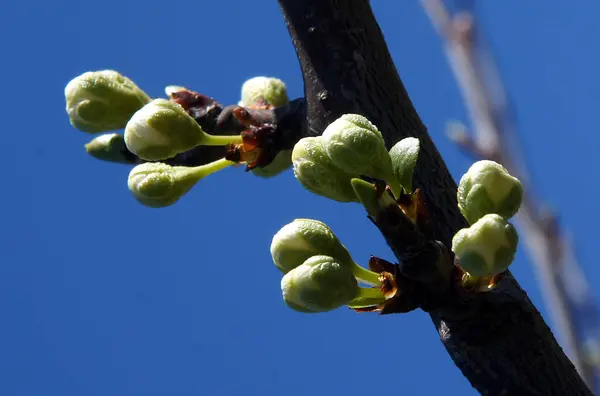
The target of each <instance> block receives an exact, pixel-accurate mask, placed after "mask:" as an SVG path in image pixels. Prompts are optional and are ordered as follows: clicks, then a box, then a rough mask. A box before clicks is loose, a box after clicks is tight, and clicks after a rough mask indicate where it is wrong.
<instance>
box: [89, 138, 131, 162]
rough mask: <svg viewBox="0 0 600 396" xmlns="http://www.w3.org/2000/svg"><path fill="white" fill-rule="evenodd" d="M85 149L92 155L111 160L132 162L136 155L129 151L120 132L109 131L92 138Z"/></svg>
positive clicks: (103, 159)
mask: <svg viewBox="0 0 600 396" xmlns="http://www.w3.org/2000/svg"><path fill="white" fill-rule="evenodd" d="M85 151H87V153H88V154H89V155H91V156H92V157H94V158H96V159H99V160H102V161H109V162H118V163H122V164H131V163H132V162H135V156H133V155H132V154H131V153H129V150H127V147H126V146H125V140H124V138H123V135H121V134H120V133H107V134H104V135H100V136H98V137H96V138H94V139H92V140H91V141H90V142H89V143H87V144H86V145H85Z"/></svg>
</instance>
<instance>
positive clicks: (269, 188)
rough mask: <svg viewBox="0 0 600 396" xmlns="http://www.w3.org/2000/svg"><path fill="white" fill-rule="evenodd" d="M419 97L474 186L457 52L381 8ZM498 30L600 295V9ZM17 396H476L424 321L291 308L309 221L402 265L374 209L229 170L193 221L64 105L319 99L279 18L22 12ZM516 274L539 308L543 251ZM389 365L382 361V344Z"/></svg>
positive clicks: (526, 10)
mask: <svg viewBox="0 0 600 396" xmlns="http://www.w3.org/2000/svg"><path fill="white" fill-rule="evenodd" d="M372 3H373V7H374V10H375V12H376V15H377V16H378V18H379V22H380V24H381V27H382V29H383V31H384V34H385V35H386V37H387V40H388V45H389V48H390V51H391V53H392V55H393V57H394V61H395V62H396V65H397V67H398V69H399V71H400V75H401V77H402V78H403V81H404V83H405V85H406V86H407V89H408V92H409V93H410V95H411V98H412V100H413V102H414V103H415V105H416V108H417V109H418V111H419V113H420V115H421V117H422V118H423V120H424V122H425V124H426V125H427V126H428V128H429V130H430V133H431V134H432V136H433V139H434V141H435V142H436V144H437V145H438V148H439V150H440V151H441V153H442V155H443V156H444V158H445V159H446V161H447V163H448V165H449V167H450V169H451V171H452V173H453V175H454V176H455V177H457V178H458V177H460V175H461V174H462V173H463V172H464V171H465V170H466V169H467V168H468V166H469V160H468V159H467V158H465V157H464V156H463V155H461V154H460V153H459V152H458V150H457V149H456V148H455V147H454V146H453V145H452V144H451V143H450V142H448V141H447V140H446V138H445V136H444V134H443V127H444V124H445V122H446V121H447V120H449V119H459V120H466V118H465V117H466V116H465V111H464V108H463V105H462V101H461V99H460V97H459V96H458V92H457V89H456V86H455V83H454V81H453V79H452V76H451V74H450V71H449V68H448V66H447V62H446V59H445V58H444V55H443V52H442V47H441V44H440V41H439V39H438V37H437V36H436V34H435V33H434V31H433V29H432V27H431V26H430V24H429V21H428V19H427V18H426V16H425V14H424V13H423V11H422V10H421V8H420V7H419V5H418V2H417V1H382V0H379V1H373V2H372ZM479 10H480V16H481V17H482V20H483V22H484V23H485V26H486V30H487V33H488V35H489V36H490V37H491V41H492V44H493V48H494V51H495V54H496V56H497V58H498V59H499V64H500V67H501V70H502V73H503V76H504V78H505V81H506V84H507V88H508V90H509V93H510V95H511V98H512V99H513V104H514V105H515V107H516V110H517V115H518V122H519V124H518V127H519V132H520V137H521V140H522V143H523V146H524V148H525V150H526V153H527V155H528V157H527V160H528V162H529V164H530V166H531V170H532V175H533V178H534V181H535V188H536V191H537V192H539V193H540V194H541V195H542V196H544V197H545V198H547V201H548V202H549V203H550V204H551V205H553V206H555V207H557V208H559V210H560V213H561V219H562V221H563V222H564V223H565V224H566V225H567V227H568V229H569V231H570V232H572V233H573V235H574V236H575V238H576V246H577V248H578V252H579V254H580V257H581V259H582V262H583V263H584V265H585V270H586V273H587V275H588V277H589V279H590V281H591V282H594V283H596V282H597V280H598V279H599V278H600V270H599V269H598V267H597V266H596V265H595V264H596V260H595V257H594V246H595V244H596V241H595V233H596V232H597V227H596V224H598V222H600V214H599V213H598V211H597V210H596V206H595V205H596V204H595V202H596V197H597V196H598V194H599V193H600V186H599V185H598V183H597V180H598V177H597V174H598V173H597V168H598V166H597V158H598V156H597V147H598V143H599V138H598V134H597V130H598V128H597V114H598V111H597V105H598V92H600V79H599V78H598V72H597V71H598V70H600V57H599V56H598V55H597V54H596V55H594V54H595V53H596V52H597V51H596V48H597V39H596V38H597V37H599V36H600V25H598V23H597V18H596V16H597V15H598V12H600V3H597V2H595V1H592V0H587V1H584V0H580V1H579V2H577V7H575V6H573V5H571V6H569V5H567V4H566V2H562V1H558V0H555V1H549V0H546V1H542V0H531V1H516V0H512V1H503V2H500V1H496V2H493V1H488V2H481V3H480V4H479ZM0 33H1V34H0V48H1V50H2V53H3V56H2V59H3V60H2V62H0V70H1V72H2V74H1V75H2V76H3V81H2V87H3V89H4V90H5V94H4V95H3V96H2V97H1V98H0V104H1V107H0V108H2V109H3V112H2V114H3V121H2V132H3V147H4V148H10V150H9V149H7V150H5V151H4V155H3V169H4V174H3V182H4V184H3V190H4V191H5V193H4V194H2V195H1V197H0V203H1V204H2V207H3V208H4V210H2V212H1V216H0V219H1V223H2V228H1V230H0V318H2V325H1V326H0V394H3V395H7V396H38V395H39V396H41V395H63V396H71V395H73V396H75V395H77V396H79V395H86V396H88V395H89V396H96V395H97V396H104V395H108V394H110V395H113V396H120V395H128V396H135V395H144V396H152V395H167V394H169V395H266V396H269V395H281V394H285V395H287V396H296V395H309V394H310V395H366V394H372V393H373V392H375V390H377V389H379V390H380V389H382V388H381V387H382V385H381V379H384V380H389V379H392V380H393V383H394V384H395V386H397V387H398V388H399V390H398V394H400V393H402V394H405V395H434V394H440V392H442V391H444V390H445V391H451V392H452V394H460V395H467V394H475V392H474V391H473V390H472V389H471V388H470V386H469V384H468V382H467V381H466V380H465V379H464V378H463V377H462V375H461V374H460V372H459V371H458V370H457V369H456V368H455V366H454V365H453V363H452V362H451V360H450V359H449V358H448V356H447V354H446V352H445V350H444V349H443V347H442V344H441V343H440V342H439V340H438V338H437V335H436V331H435V329H434V327H433V326H432V325H431V323H430V321H429V318H428V316H427V315H425V314H424V313H422V312H413V313H410V314H406V315H401V316H400V315H395V316H388V317H377V316H376V315H368V314H362V315H358V314H355V313H353V312H351V311H348V310H345V309H340V310H338V311H335V312H332V313H329V314H320V315H312V316H310V315H303V314H299V313H296V312H293V311H291V310H289V309H287V308H286V307H285V305H284V304H283V302H282V300H281V297H280V290H279V282H280V273H279V271H278V270H277V269H276V268H275V267H274V266H273V264H272V262H271V259H270V255H269V249H268V248H269V244H270V240H271V236H272V235H273V234H274V233H275V232H276V231H277V230H278V229H279V228H280V227H281V226H283V225H284V224H286V223H288V222H289V221H291V220H292V219H294V218H298V217H304V218H306V217H308V218H315V219H319V220H322V221H325V222H326V223H327V224H329V225H330V226H331V227H332V228H333V230H334V231H335V232H336V233H337V234H338V236H339V237H340V239H341V240H342V241H343V243H344V244H346V245H347V246H348V247H349V249H350V251H351V253H352V254H353V256H354V258H355V259H356V260H357V261H358V262H360V263H366V260H367V259H368V257H369V255H370V254H375V255H379V256H382V257H386V258H391V257H392V255H391V252H390V251H389V249H388V248H387V246H386V245H385V244H384V242H383V240H382V238H380V236H379V235H378V233H377V230H376V229H375V228H374V227H373V226H372V225H371V223H370V222H369V221H368V220H367V219H366V218H365V216H364V213H363V211H362V209H361V208H360V207H359V206H358V205H355V204H337V203H334V202H332V201H327V200H326V199H324V198H320V197H317V196H314V195H311V194H310V193H308V192H306V191H305V190H303V189H302V187H301V186H300V184H299V183H297V182H296V180H295V179H294V177H293V174H292V173H291V172H286V173H285V174H284V175H282V176H281V177H278V178H276V179H273V180H262V179H258V178H256V177H253V176H252V175H250V174H245V173H244V172H243V171H242V170H241V169H239V168H238V169H227V170H226V171H223V172H221V173H218V174H216V175H214V176H211V177H209V178H207V179H205V180H203V181H202V182H201V183H200V184H199V185H198V186H196V188H194V189H193V190H192V191H191V192H190V193H189V194H188V195H187V196H186V197H185V198H184V199H182V200H181V201H180V202H179V203H178V204H177V205H175V206H173V207H169V208H165V209H161V210H152V209H148V208H144V207H142V206H141V205H139V204H137V203H136V202H135V201H134V199H133V198H132V197H131V196H130V194H129V192H128V190H127V185H126V180H127V174H128V172H129V168H128V167H126V166H120V165H114V164H107V163H101V162H99V161H95V160H93V159H91V158H89V157H87V155H86V153H85V151H84V150H83V144H84V143H86V142H87V141H88V140H89V139H90V136H89V135H86V134H85V133H83V132H79V131H77V130H75V129H73V128H72V127H71V126H70V124H69V121H68V118H67V115H66V113H65V109H64V96H63V90H64V86H65V85H66V83H67V82H68V81H69V80H70V79H71V78H73V77H75V76H77V75H78V74H81V73H83V72H85V71H88V70H99V69H107V68H110V69H116V70H118V71H120V72H122V73H123V74H125V75H127V76H128V77H130V78H132V79H133V80H134V81H135V82H136V83H137V84H138V85H139V86H140V87H142V88H143V89H144V90H145V91H146V92H148V93H149V94H150V95H151V96H154V97H159V96H163V88H164V86H165V85H170V84H178V85H185V86H187V87H189V88H192V89H195V90H197V91H200V92H203V93H205V94H208V95H211V96H213V97H215V98H217V100H219V101H220V102H222V103H225V104H231V103H234V102H237V100H238V97H239V88H240V86H241V84H242V83H243V81H244V80H246V79H247V78H250V77H253V76H256V75H272V76H276V77H279V78H282V79H283V80H285V81H286V82H287V83H288V90H289V93H290V96H292V97H297V96H300V95H301V94H302V80H301V74H300V70H299V67H298V63H297V60H296V57H295V53H294V50H293V47H292V45H291V42H290V40H289V37H288V33H287V30H286V29H285V26H284V24H283V21H282V18H281V16H280V12H279V9H278V7H277V5H276V2H275V1H274V0H273V1H266V0H262V1H253V2H242V1H234V0H220V1H192V2H172V3H171V4H169V5H166V3H165V2H158V1H152V0H150V1H144V2H141V1H129V2H123V1H116V0H104V1H103V2H101V3H98V2H76V1H74V0H57V1H54V2H42V1H36V0H33V1H32V2H16V1H12V2H6V3H5V4H4V5H3V6H2V12H1V13H0ZM512 268H513V272H514V273H515V275H516V276H517V278H518V279H519V281H520V283H521V284H522V286H523V287H524V288H525V289H526V290H527V291H528V292H529V294H530V296H531V298H532V299H533V301H534V302H535V303H536V304H537V306H538V307H539V308H540V309H541V310H542V312H546V307H544V306H542V302H541V297H540V293H539V290H538V285H537V283H536V281H535V278H534V276H533V273H532V270H531V266H530V264H529V262H528V260H527V258H526V256H525V254H524V253H523V252H520V253H519V255H518V258H517V261H516V262H515V264H514V265H513V267H512ZM383 346H385V348H387V350H386V352H385V354H384V355H385V356H394V358H393V360H392V361H385V360H383V359H382V358H381V357H380V353H381V351H382V347H383Z"/></svg>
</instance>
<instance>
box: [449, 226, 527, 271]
mask: <svg viewBox="0 0 600 396" xmlns="http://www.w3.org/2000/svg"><path fill="white" fill-rule="evenodd" d="M518 242H519V236H518V235H517V231H516V230H515V228H514V227H513V226H512V225H511V224H510V223H508V222H507V221H506V220H505V219H504V218H503V217H501V216H498V215H497V214H488V215H485V216H483V217H482V218H481V219H479V220H478V221H477V222H476V223H474V224H473V225H472V226H471V227H469V228H463V229H462V230H460V231H458V232H457V233H456V235H454V238H452V251H453V252H454V254H455V255H456V257H457V258H458V261H459V265H460V267H461V268H462V269H463V270H464V271H465V272H467V273H468V274H469V275H472V276H494V275H497V274H500V273H502V272H504V271H505V270H506V269H507V268H508V266H509V265H510V264H511V263H512V262H513V260H514V258H515V253H516V251H517V244H518Z"/></svg>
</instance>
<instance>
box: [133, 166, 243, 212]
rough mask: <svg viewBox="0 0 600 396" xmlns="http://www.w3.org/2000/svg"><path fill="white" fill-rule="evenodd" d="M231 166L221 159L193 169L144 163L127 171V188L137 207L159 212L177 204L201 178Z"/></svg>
mask: <svg viewBox="0 0 600 396" xmlns="http://www.w3.org/2000/svg"><path fill="white" fill-rule="evenodd" d="M232 164H233V162H231V161H227V160H225V159H220V160H217V161H215V162H211V163H210V164H206V165H202V166H196V167H185V166H170V165H167V164H163V163H160V162H146V163H144V164H141V165H138V166H136V167H135V168H133V169H132V170H131V172H130V173H129V178H128V180H127V186H128V187H129V190H130V191H131V192H132V193H133V196H134V197H135V199H136V200H137V201H138V202H140V203H141V204H143V205H145V206H148V207H151V208H161V207H164V206H169V205H172V204H174V203H175V202H177V201H178V200H179V198H181V197H182V196H183V195H185V194H186V193H187V192H188V191H189V190H190V189H191V188H192V187H194V185H195V184H196V183H197V182H198V181H200V180H201V179H202V178H204V177H206V176H208V175H209V174H211V173H214V172H216V171H218V170H220V169H223V168H225V167H227V166H229V165H232Z"/></svg>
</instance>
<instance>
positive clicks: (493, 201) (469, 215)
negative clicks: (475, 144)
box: [457, 160, 523, 224]
mask: <svg viewBox="0 0 600 396" xmlns="http://www.w3.org/2000/svg"><path fill="white" fill-rule="evenodd" d="M457 198H458V207H459V209H460V211H461V213H462V214H463V216H464V217H465V218H466V219H467V220H468V221H469V223H470V224H473V223H475V222H476V221H477V220H479V219H480V218H481V217H483V216H484V215H486V214H489V213H496V214H498V215H500V216H502V217H504V218H506V219H509V218H511V217H512V216H514V215H515V214H516V213H517V211H518V210H519V207H520V206H521V202H522V200H523V186H522V185H521V182H520V181H519V179H517V178H516V177H513V176H511V175H510V174H509V173H508V171H507V170H506V169H505V168H504V167H503V166H502V165H500V164H498V163H496V162H494V161H488V160H483V161H477V162H476V163H474V164H473V165H472V166H471V167H470V168H469V170H468V171H467V173H465V174H464V175H463V177H462V178H461V179H460V183H459V186H458V193H457Z"/></svg>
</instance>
